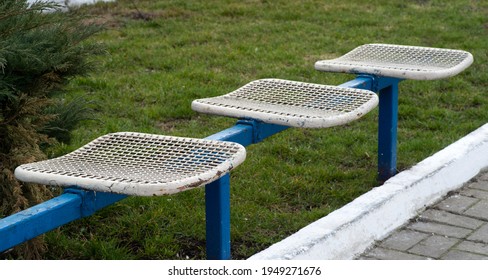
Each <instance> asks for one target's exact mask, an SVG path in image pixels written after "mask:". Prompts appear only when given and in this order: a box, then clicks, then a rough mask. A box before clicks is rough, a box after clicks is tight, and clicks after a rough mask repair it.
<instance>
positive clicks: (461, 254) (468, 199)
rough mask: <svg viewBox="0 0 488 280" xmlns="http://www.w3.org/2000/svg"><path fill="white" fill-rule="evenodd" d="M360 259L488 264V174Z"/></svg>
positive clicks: (411, 222)
mask: <svg viewBox="0 0 488 280" xmlns="http://www.w3.org/2000/svg"><path fill="white" fill-rule="evenodd" d="M358 259H361V260H367V259H374V260H422V259H435V260H488V170H484V171H482V172H481V173H480V174H478V176H476V177H475V178H473V179H472V180H471V181H470V182H468V183H466V184H465V185H464V186H463V187H462V188H461V189H460V190H458V191H456V192H452V193H450V194H449V195H447V196H446V197H445V199H443V200H442V201H440V202H439V203H437V204H435V205H433V206H431V207H429V208H428V209H426V210H425V211H424V212H423V213H422V214H420V215H419V216H417V217H416V218H414V219H412V220H411V221H410V222H409V223H408V224H407V225H405V226H403V227H401V228H400V229H398V230H396V231H395V232H393V233H392V234H391V235H390V236H388V237H387V238H385V239H384V240H381V241H378V242H376V244H375V245H374V246H373V247H372V248H370V249H369V250H367V251H366V252H364V253H363V254H362V255H361V256H359V257H358Z"/></svg>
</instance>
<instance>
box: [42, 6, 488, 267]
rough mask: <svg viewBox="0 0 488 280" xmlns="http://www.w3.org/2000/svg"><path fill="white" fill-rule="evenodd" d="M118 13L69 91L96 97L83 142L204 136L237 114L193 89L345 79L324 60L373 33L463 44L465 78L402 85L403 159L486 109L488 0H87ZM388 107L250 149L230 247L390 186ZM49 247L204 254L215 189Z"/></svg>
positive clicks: (235, 199)
mask: <svg viewBox="0 0 488 280" xmlns="http://www.w3.org/2000/svg"><path fill="white" fill-rule="evenodd" d="M82 9H83V10H84V11H86V12H88V13H92V14H96V15H97V16H98V17H99V20H100V21H103V22H106V23H107V26H108V28H107V29H106V31H104V32H102V33H100V34H98V35H97V37H96V38H93V39H94V40H98V41H101V42H103V43H104V44H105V45H106V46H107V49H108V54H107V55H106V56H103V57H97V58H95V59H96V60H97V61H98V62H99V66H100V67H99V69H100V70H99V71H98V72H96V73H93V74H92V75H91V76H89V77H82V78H77V79H75V80H73V81H72V82H71V84H70V93H69V95H68V97H67V98H76V97H77V96H80V95H82V96H85V97H86V98H88V99H90V100H92V101H93V102H94V103H95V104H96V110H97V114H96V115H95V116H94V118H96V119H97V120H96V121H89V122H86V123H84V124H83V125H82V126H81V127H79V128H78V129H77V130H76V131H75V132H74V137H73V140H72V143H70V144H69V145H59V146H57V147H56V148H55V149H53V150H51V151H50V155H51V156H59V155H61V154H64V153H67V152H69V151H72V150H74V149H76V148H78V147H80V146H81V145H83V144H85V143H87V142H89V141H90V140H92V139H94V138H96V137H98V136H101V135H103V134H106V133H111V132H117V131H137V132H146V133H155V134H165V135H175V136H192V137H206V136H208V135H211V134H213V133H216V132H218V131H220V130H223V129H225V128H228V127H230V126H232V125H233V124H234V123H235V120H233V119H230V118H222V117H215V116H207V115H203V114H198V113H195V112H193V111H191V109H190V103H191V101H192V100H193V99H196V98H203V97H210V96H216V95H221V94H225V93H228V92H230V91H232V90H234V89H237V88H238V87H240V86H242V85H244V84H246V83H248V82H250V81H252V80H256V79H260V78H281V79H289V80H296V81H304V82H312V83H320V84H330V85H337V84H340V83H343V82H346V81H348V80H351V79H353V78H354V76H353V75H348V74H334V73H323V72H318V71H316V70H314V68H313V65H314V62H315V61H316V60H319V59H325V58H334V57H337V56H340V55H342V54H344V53H346V52H348V51H349V50H351V49H353V48H354V47H356V46H359V45H362V44H366V43H390V44H403V45H419V46H430V47H444V48H452V49H463V50H466V51H469V52H471V53H472V54H473V56H474V58H475V62H474V63H473V65H472V66H471V67H470V68H468V69H467V70H466V71H465V72H463V73H461V74H459V75H458V76H456V77H453V78H450V79H446V80H439V81H404V82H402V83H401V84H400V100H399V103H400V104H399V130H398V137H399V138H398V139H399V144H398V168H399V169H400V170H403V169H406V168H408V167H410V166H412V165H414V164H415V163H417V162H419V161H421V160H422V159H424V158H425V157H428V156H429V155H432V154H433V153H435V152H436V151H438V150H440V149H442V148H443V147H445V146H447V145H449V144H450V143H452V142H454V141H456V140H457V139H459V138H461V137H462V136H464V135H465V134H467V133H469V132H471V131H473V130H474V129H476V128H478V127H479V126H481V125H483V124H484V123H486V122H487V120H488V96H487V87H488V57H487V54H488V51H487V50H488V16H487V15H488V2H487V1H475V0H457V1H442V0H435V1H434V0H367V1H365V0H349V1H344V0H329V1H322V0H305V1H297V0H277V1H275V0H240V1H230V0H227V1H225V0H218V1H217V0H208V1H196V0H139V1H136V0H133V1H131V0H117V2H115V3H101V4H97V5H94V6H90V7H83V8H82ZM377 113H378V112H377V109H376V110H374V111H373V112H371V113H369V114H367V115H366V116H365V117H364V118H362V119H361V120H359V121H356V122H353V123H350V124H348V125H345V126H341V127H335V128H329V129H288V130H286V131H284V132H283V133H280V134H278V135H276V136H273V137H272V138H270V139H267V140H266V141H264V142H263V143H261V144H258V145H254V146H250V147H248V148H247V151H248V156H247V159H246V161H245V162H244V164H242V165H241V166H239V167H238V168H237V169H236V170H235V171H234V172H232V176H231V182H232V183H231V190H232V194H231V205H232V207H231V209H232V214H231V225H232V233H231V234H232V255H233V257H234V258H236V259H245V258H247V257H249V256H251V255H253V254H254V253H257V252H259V251H260V250H262V249H265V248H267V247H268V246H270V245H271V244H273V243H275V242H277V241H279V240H281V239H283V238H285V237H286V236H288V235H290V234H292V233H294V232H296V231H297V230H299V229H300V228H302V227H304V226H305V225H307V224H309V223H311V222H313V221H315V220H317V219H319V218H321V217H323V216H325V215H327V214H328V213H330V212H332V211H334V210H335V209H337V208H340V207H341V206H343V205H345V204H346V203H348V202H350V201H352V200H353V199H354V198H356V197H358V196H359V195H361V194H363V193H365V192H367V191H369V190H370V189H371V188H373V187H375V186H377V185H378V183H377V181H376V161H377V156H376V152H377V147H376V145H377V136H376V134H377V116H378V115H377ZM46 239H47V242H48V246H49V250H48V252H47V253H46V255H45V256H44V257H45V258H47V259H188V258H189V259H203V258H205V211H204V192H203V189H197V190H193V191H188V192H183V193H180V194H177V195H174V196H164V197H156V198H140V197H132V198H128V199H125V200H123V201H121V202H119V203H116V204H115V205H113V206H110V207H108V208H106V209H104V210H102V211H100V212H97V213H96V214H95V215H93V216H91V217H89V218H85V219H83V220H80V221H77V222H74V223H71V224H69V225H66V226H63V227H61V228H60V229H58V230H55V231H52V232H50V233H48V234H47V235H46Z"/></svg>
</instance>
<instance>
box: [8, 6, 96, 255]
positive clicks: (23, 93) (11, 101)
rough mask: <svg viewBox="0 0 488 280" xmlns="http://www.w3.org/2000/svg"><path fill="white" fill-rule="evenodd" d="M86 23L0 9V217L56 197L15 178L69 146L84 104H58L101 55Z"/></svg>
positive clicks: (24, 9) (25, 249)
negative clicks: (22, 168)
mask: <svg viewBox="0 0 488 280" xmlns="http://www.w3.org/2000/svg"><path fill="white" fill-rule="evenodd" d="M90 22H92V21H90V20H88V19H87V18H86V16H82V15H79V14H77V13H76V11H67V12H63V11H61V7H60V6H59V5H57V4H56V3H54V2H40V1H38V2H35V3H33V4H32V5H29V4H28V3H27V2H26V0H2V1H1V2H0V218H2V217H5V216H8V215H10V214H13V213H15V212H18V211H20V210H23V209H26V208H28V207H30V206H32V205H34V204H37V203H39V202H41V201H44V200H46V199H48V198H50V197H52V196H53V191H52V190H51V189H49V188H47V187H45V186H39V185H34V184H24V183H21V182H19V181H17V180H16V179H15V177H14V170H15V168H16V167H17V166H19V165H21V164H24V163H29V162H34V161H38V160H43V159H45V158H46V154H45V153H44V151H43V149H44V148H46V147H49V146H50V145H53V144H55V143H56V142H57V141H68V140H69V131H70V130H71V129H73V128H74V127H75V125H76V123H77V122H78V121H79V120H80V119H83V117H84V116H83V115H84V114H86V113H87V110H88V109H87V107H86V105H87V102H83V100H81V99H77V100H75V101H73V102H66V101H64V99H63V93H64V89H65V85H66V84H67V82H68V81H69V79H70V78H72V77H74V76H77V75H83V74H86V73H88V72H89V71H90V70H92V67H93V63H91V62H90V61H93V60H91V59H90V58H91V57H93V55H96V54H100V53H101V48H100V46H99V45H98V44H97V43H95V42H89V41H86V39H87V38H89V37H90V36H92V35H93V34H94V33H96V32H97V31H98V30H100V27H99V26H96V25H94V24H92V23H90ZM43 247H44V246H43V241H42V238H37V239H35V240H33V241H30V242H26V243H25V244H24V245H22V246H17V247H16V248H15V250H13V251H12V252H9V254H10V255H9V257H14V258H28V259H32V258H37V257H39V255H40V253H41V252H42V250H43Z"/></svg>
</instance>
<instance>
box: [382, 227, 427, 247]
mask: <svg viewBox="0 0 488 280" xmlns="http://www.w3.org/2000/svg"><path fill="white" fill-rule="evenodd" d="M428 236H429V235H428V234H427V233H422V232H418V231H413V230H400V231H397V232H394V233H393V234H392V235H390V236H389V237H388V238H386V239H385V240H384V241H383V242H381V244H380V246H381V247H384V248H390V249H395V250H400V251H406V250H408V249H410V248H411V247H413V246H414V245H415V244H417V243H419V242H420V241H422V240H423V239H425V238H427V237H428Z"/></svg>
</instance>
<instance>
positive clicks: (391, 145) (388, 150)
mask: <svg viewBox="0 0 488 280" xmlns="http://www.w3.org/2000/svg"><path fill="white" fill-rule="evenodd" d="M398 82H399V80H396V81H392V82H390V83H389V85H388V86H386V87H384V88H381V89H380V90H379V99H380V102H379V107H380V108H379V119H378V179H379V180H380V181H382V182H384V181H386V180H388V179H389V178H390V177H392V176H393V175H395V174H396V172H397V168H396V161H397V126H398Z"/></svg>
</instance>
